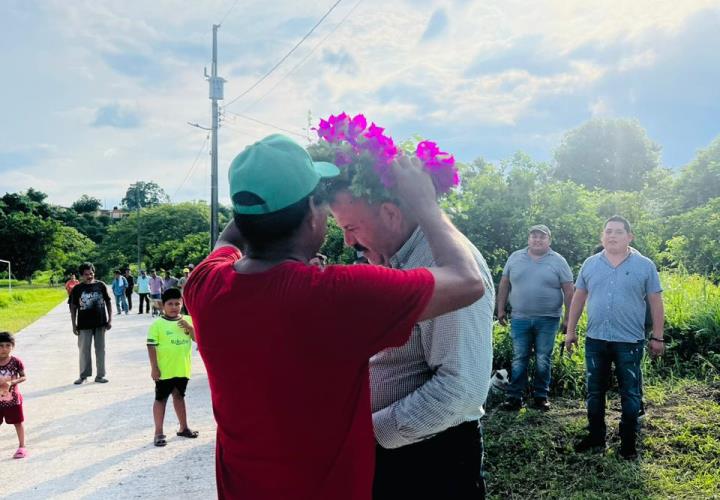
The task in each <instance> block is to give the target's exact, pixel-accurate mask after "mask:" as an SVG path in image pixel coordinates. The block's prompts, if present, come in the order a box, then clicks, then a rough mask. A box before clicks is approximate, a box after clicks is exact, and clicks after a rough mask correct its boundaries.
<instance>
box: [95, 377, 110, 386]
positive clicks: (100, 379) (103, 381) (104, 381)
mask: <svg viewBox="0 0 720 500" xmlns="http://www.w3.org/2000/svg"><path fill="white" fill-rule="evenodd" d="M95 382H97V383H98V384H107V383H108V382H109V380H108V379H106V378H105V377H95Z"/></svg>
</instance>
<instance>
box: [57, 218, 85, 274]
mask: <svg viewBox="0 0 720 500" xmlns="http://www.w3.org/2000/svg"><path fill="white" fill-rule="evenodd" d="M94 249H95V243H93V242H92V240H90V239H89V238H88V237H87V236H85V235H83V234H81V233H80V232H78V231H77V230H76V229H74V228H72V227H67V226H62V225H59V224H58V227H57V231H56V232H55V237H54V238H53V241H52V244H51V245H50V246H49V248H48V255H47V262H46V265H47V267H48V268H49V269H52V270H53V271H57V272H60V273H62V274H68V272H77V267H78V265H80V264H81V263H82V262H85V261H87V260H88V259H89V258H90V256H91V254H92V251H93V250H94Z"/></svg>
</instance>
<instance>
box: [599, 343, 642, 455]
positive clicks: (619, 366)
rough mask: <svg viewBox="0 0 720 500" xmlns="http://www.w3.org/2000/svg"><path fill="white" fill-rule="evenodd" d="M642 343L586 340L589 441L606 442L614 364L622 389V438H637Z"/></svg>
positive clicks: (619, 385)
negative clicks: (606, 414) (606, 408)
mask: <svg viewBox="0 0 720 500" xmlns="http://www.w3.org/2000/svg"><path fill="white" fill-rule="evenodd" d="M643 344H644V343H643V342H642V341H640V342H607V341H605V340H597V339H591V338H588V339H586V341H585V366H586V367H585V377H586V380H587V412H588V424H589V427H588V428H589V430H590V438H591V439H593V440H595V441H605V434H606V427H605V393H606V392H607V389H608V385H609V383H610V377H611V376H612V375H611V373H610V366H611V364H614V365H615V377H617V381H618V388H619V390H620V403H621V406H622V416H621V418H620V438H621V440H623V441H625V440H627V439H628V438H630V439H635V436H636V433H637V427H638V421H637V418H638V412H639V411H640V399H641V396H640V393H641V388H640V384H641V381H642V378H641V374H640V361H641V360H642V356H643Z"/></svg>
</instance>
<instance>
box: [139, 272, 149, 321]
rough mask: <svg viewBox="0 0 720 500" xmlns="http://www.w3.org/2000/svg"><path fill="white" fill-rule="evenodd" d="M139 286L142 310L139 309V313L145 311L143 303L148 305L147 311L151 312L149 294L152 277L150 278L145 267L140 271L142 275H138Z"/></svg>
mask: <svg viewBox="0 0 720 500" xmlns="http://www.w3.org/2000/svg"><path fill="white" fill-rule="evenodd" d="M137 287H138V298H139V300H140V310H139V311H138V314H142V313H143V303H144V304H145V305H146V306H147V307H146V310H147V312H150V301H149V300H148V295H149V294H150V278H148V275H147V274H146V273H145V270H144V269H143V270H142V271H140V276H138V279H137Z"/></svg>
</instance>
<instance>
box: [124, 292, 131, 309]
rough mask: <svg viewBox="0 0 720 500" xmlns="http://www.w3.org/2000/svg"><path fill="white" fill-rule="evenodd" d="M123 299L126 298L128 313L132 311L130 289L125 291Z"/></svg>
mask: <svg viewBox="0 0 720 500" xmlns="http://www.w3.org/2000/svg"><path fill="white" fill-rule="evenodd" d="M125 297H127V301H128V311H132V289H131V288H126V289H125Z"/></svg>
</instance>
